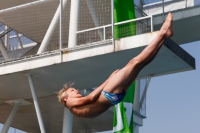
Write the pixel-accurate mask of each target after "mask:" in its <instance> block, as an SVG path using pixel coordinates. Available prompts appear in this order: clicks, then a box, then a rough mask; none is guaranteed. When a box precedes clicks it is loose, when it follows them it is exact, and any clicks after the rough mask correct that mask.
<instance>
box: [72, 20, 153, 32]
mask: <svg viewBox="0 0 200 133" xmlns="http://www.w3.org/2000/svg"><path fill="white" fill-rule="evenodd" d="M147 18H152V16H145V17H142V18H136V19H132V20H127V21H123V22H118V23H115V26H118V25H122V24H126V23H130V22H135V21H139V20H143V19H147ZM111 26H112V25H111V24H108V25H104V26H99V27H95V28H90V29H87V30H81V31H78V32H76V33H83V32H87V31H93V30H99V29H103V28H107V27H111Z"/></svg>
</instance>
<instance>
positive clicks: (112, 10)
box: [111, 0, 115, 51]
mask: <svg viewBox="0 0 200 133" xmlns="http://www.w3.org/2000/svg"><path fill="white" fill-rule="evenodd" d="M114 9H115V3H114V0H111V16H112V17H111V18H112V42H113V46H114V51H115V33H114V32H115V30H114V28H115V27H114V23H115V20H114Z"/></svg>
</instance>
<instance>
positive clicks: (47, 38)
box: [37, 0, 68, 54]
mask: <svg viewBox="0 0 200 133" xmlns="http://www.w3.org/2000/svg"><path fill="white" fill-rule="evenodd" d="M67 1H68V0H63V8H65V6H66V4H67ZM59 16H60V5H59V6H58V8H57V10H56V13H55V15H54V17H53V19H52V21H51V24H50V26H49V28H48V30H47V32H46V34H45V36H44V38H43V41H42V43H41V45H40V48H39V50H38V52H37V54H41V53H43V52H45V50H46V48H47V46H48V44H49V41H50V40H51V37H52V35H53V33H54V31H55V28H56V25H57V23H58V20H59Z"/></svg>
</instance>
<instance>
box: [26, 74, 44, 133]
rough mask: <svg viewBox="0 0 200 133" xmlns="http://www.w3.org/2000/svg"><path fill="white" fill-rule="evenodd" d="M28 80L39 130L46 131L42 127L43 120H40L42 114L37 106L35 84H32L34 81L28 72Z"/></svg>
mask: <svg viewBox="0 0 200 133" xmlns="http://www.w3.org/2000/svg"><path fill="white" fill-rule="evenodd" d="M28 81H29V84H30V89H31V93H32V97H33V102H34V105H35V110H36V114H37V118H38V122H39V126H40V132H41V133H46V131H45V128H44V123H43V120H42V114H41V111H40V106H39V103H38V99H37V96H36V92H35V86H34V83H33V79H32V76H31V75H30V74H28Z"/></svg>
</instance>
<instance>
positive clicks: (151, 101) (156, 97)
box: [140, 41, 200, 133]
mask: <svg viewBox="0 0 200 133" xmlns="http://www.w3.org/2000/svg"><path fill="white" fill-rule="evenodd" d="M181 47H182V48H184V49H185V50H186V51H187V52H188V53H189V54H191V55H192V56H193V57H194V58H195V60H196V70H191V71H187V72H180V73H176V74H169V75H165V76H159V77H154V78H152V80H151V83H150V85H149V88H148V92H147V103H146V104H147V112H146V115H147V119H144V123H143V127H140V133H200V126H199V124H200V41H197V42H192V43H188V44H184V45H181ZM172 65H173V64H172Z"/></svg>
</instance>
